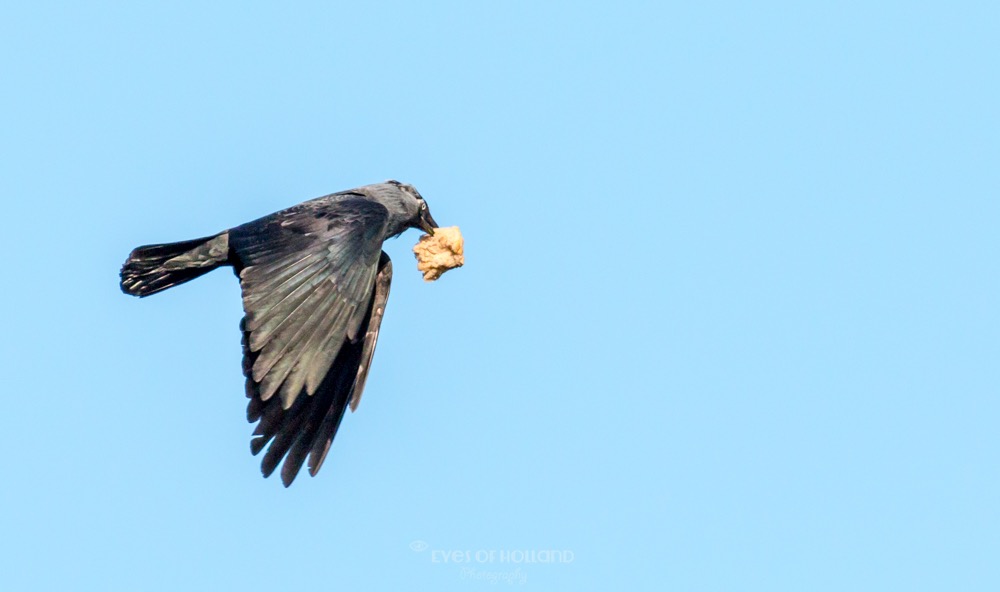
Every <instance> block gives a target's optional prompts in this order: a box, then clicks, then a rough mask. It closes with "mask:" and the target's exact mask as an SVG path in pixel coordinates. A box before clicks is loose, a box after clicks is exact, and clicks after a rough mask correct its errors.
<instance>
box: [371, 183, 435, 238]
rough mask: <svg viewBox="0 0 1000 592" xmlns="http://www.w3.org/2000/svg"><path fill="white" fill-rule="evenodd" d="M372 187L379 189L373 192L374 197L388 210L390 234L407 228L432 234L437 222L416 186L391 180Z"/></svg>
mask: <svg viewBox="0 0 1000 592" xmlns="http://www.w3.org/2000/svg"><path fill="white" fill-rule="evenodd" d="M373 187H378V188H379V189H381V190H379V191H375V192H374V197H375V198H376V199H377V200H378V201H379V203H381V204H382V205H384V206H385V207H386V209H388V210H389V214H390V216H391V222H390V226H391V227H392V231H391V233H392V234H400V233H402V232H403V231H404V230H406V229H407V228H419V229H421V230H423V231H424V232H426V233H427V234H434V229H435V228H437V227H438V223H437V222H435V221H434V218H433V217H432V216H431V211H430V208H429V207H428V206H427V202H426V201H424V198H423V196H422V195H420V192H419V191H417V189H416V187H414V186H413V185H408V184H406V183H400V182H399V181H392V180H390V181H386V182H385V183H381V184H379V185H376V186H373Z"/></svg>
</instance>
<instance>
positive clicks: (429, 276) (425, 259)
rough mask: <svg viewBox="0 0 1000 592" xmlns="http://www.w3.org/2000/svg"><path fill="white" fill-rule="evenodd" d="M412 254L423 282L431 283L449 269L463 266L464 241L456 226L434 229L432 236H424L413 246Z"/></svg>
mask: <svg viewBox="0 0 1000 592" xmlns="http://www.w3.org/2000/svg"><path fill="white" fill-rule="evenodd" d="M413 254H414V255H416V257H417V269H418V270H420V272H421V273H423V274H424V280H425V281H428V282H433V281H434V280H436V279H438V278H439V277H441V274H443V273H444V272H446V271H448V270H449V269H454V268H456V267H462V265H464V264H465V241H464V240H463V239H462V233H461V232H459V230H458V226H451V227H449V228H435V229H434V234H433V235H430V234H425V235H423V236H421V237H420V242H418V243H417V244H415V245H413Z"/></svg>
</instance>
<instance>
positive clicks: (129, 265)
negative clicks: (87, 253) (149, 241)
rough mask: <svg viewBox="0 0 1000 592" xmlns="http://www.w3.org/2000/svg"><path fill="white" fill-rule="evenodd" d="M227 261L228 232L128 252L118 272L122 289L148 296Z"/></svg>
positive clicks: (133, 293) (127, 292)
mask: <svg viewBox="0 0 1000 592" xmlns="http://www.w3.org/2000/svg"><path fill="white" fill-rule="evenodd" d="M228 260H229V233H227V232H223V233H222V234H217V235H215V236H208V237H204V238H197V239H194V240H189V241H181V242H179V243H166V244H162V245H146V246H143V247H138V248H136V249H135V250H134V251H132V252H131V253H130V254H129V256H128V259H127V260H126V261H125V265H123V266H122V271H121V278H122V280H121V288H122V292H125V293H126V294H131V295H133V296H140V297H142V296H149V295H150V294H156V293H157V292H162V291H163V290H166V289H167V288H170V287H173V286H176V285H178V284H183V283H184V282H187V281H190V280H193V279H194V278H196V277H198V276H201V275H204V274H206V273H208V272H210V271H212V270H213V269H215V268H216V267H219V266H221V265H225V264H226V263H227V262H228Z"/></svg>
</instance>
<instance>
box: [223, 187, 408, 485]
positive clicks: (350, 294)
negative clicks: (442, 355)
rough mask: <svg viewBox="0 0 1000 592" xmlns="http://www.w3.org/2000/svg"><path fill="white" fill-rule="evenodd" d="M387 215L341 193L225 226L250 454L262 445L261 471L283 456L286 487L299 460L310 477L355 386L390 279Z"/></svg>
mask: <svg viewBox="0 0 1000 592" xmlns="http://www.w3.org/2000/svg"><path fill="white" fill-rule="evenodd" d="M387 221H388V212H387V210H386V209H385V208H384V207H383V206H382V205H380V204H378V203H375V202H371V201H368V200H364V199H357V198H353V197H348V198H346V199H341V200H339V201H336V202H334V203H329V202H327V203H324V204H316V203H313V202H306V203H305V204H302V205H301V206H297V207H296V208H292V209H290V210H286V211H285V212H281V213H279V214H276V215H274V216H269V217H267V218H262V219H260V220H257V221H254V222H250V223H249V224H245V225H243V226H240V227H237V228H234V229H233V230H231V231H230V245H231V247H232V252H233V253H234V254H235V255H236V258H237V263H238V265H237V273H238V275H239V277H240V283H241V286H242V288H243V304H244V310H245V312H246V315H245V317H244V319H243V322H242V323H241V329H242V330H243V354H244V358H243V370H244V374H245V375H246V380H247V389H246V390H247V397H249V399H250V401H249V404H248V405H247V419H248V420H250V421H258V420H259V423H258V425H257V427H256V429H255V431H254V437H253V439H252V440H251V451H252V452H253V453H254V454H258V453H260V452H261V451H263V450H264V449H265V448H267V453H266V454H265V455H264V458H263V459H262V462H261V470H262V472H263V473H264V475H265V476H268V475H270V474H271V473H272V472H273V471H274V470H275V469H276V468H277V467H278V465H279V464H281V462H282V459H284V467H283V468H282V474H281V476H282V481H283V482H284V484H285V485H286V486H288V485H290V484H291V482H292V480H294V479H295V476H296V475H297V474H298V472H299V470H300V469H301V467H302V465H303V463H304V462H305V460H306V458H307V457H309V461H310V462H309V467H310V473H311V474H313V475H315V474H316V472H317V471H318V470H319V467H320V465H321V464H322V462H323V459H324V458H325V455H326V451H327V450H328V449H329V446H330V443H331V442H332V441H333V438H334V436H335V435H336V431H337V427H338V426H339V425H340V421H341V419H342V418H343V414H344V410H345V409H346V408H347V406H348V402H349V401H352V397H353V398H357V397H358V396H360V391H361V389H362V388H363V386H364V380H365V377H366V375H367V367H368V365H370V361H371V352H372V351H373V349H374V341H375V340H376V339H377V337H378V325H379V323H381V319H382V315H383V314H384V310H385V299H386V297H387V296H388V282H389V280H391V271H392V266H391V262H390V261H389V258H388V256H387V255H386V254H385V253H383V252H382V251H381V243H382V240H383V239H384V238H385V228H386V223H387ZM362 335H363V336H364V338H363V339H361V338H359V337H360V336H362ZM362 360H364V364H362ZM276 394H277V395H279V396H274V395H276Z"/></svg>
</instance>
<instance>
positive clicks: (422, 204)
mask: <svg viewBox="0 0 1000 592" xmlns="http://www.w3.org/2000/svg"><path fill="white" fill-rule="evenodd" d="M426 209H427V202H420V211H421V212H422V211H424V210H426Z"/></svg>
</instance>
